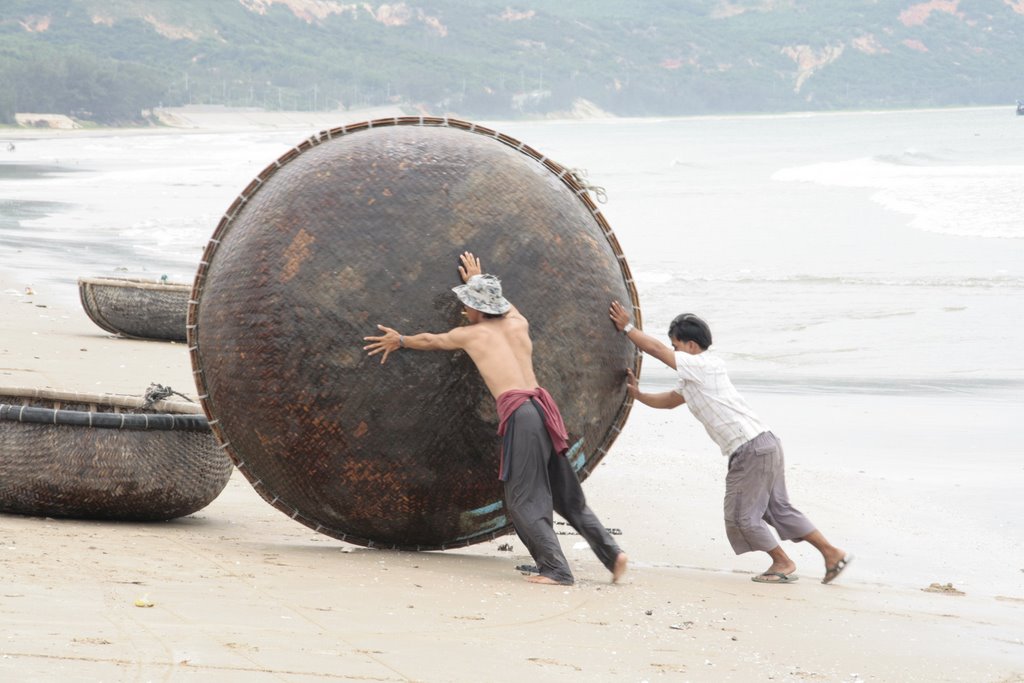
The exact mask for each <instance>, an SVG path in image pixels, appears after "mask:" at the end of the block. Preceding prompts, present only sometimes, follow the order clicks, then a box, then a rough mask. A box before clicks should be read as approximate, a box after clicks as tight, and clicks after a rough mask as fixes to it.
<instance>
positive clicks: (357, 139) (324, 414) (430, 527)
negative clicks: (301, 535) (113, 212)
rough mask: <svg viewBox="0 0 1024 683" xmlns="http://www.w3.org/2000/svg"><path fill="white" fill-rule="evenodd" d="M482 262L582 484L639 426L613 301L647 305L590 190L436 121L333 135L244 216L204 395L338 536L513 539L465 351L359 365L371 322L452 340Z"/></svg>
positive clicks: (268, 471)
mask: <svg viewBox="0 0 1024 683" xmlns="http://www.w3.org/2000/svg"><path fill="white" fill-rule="evenodd" d="M465 250H469V251H472V252H473V253H474V254H476V255H478V256H480V257H481V258H482V260H483V265H484V270H485V271H486V272H490V273H493V274H495V275H498V276H499V277H500V278H501V279H502V282H503V286H504V291H505V295H506V296H507V297H508V298H509V299H510V300H511V301H512V302H513V304H515V306H516V307H517V308H518V309H519V310H520V311H521V312H522V313H523V314H524V315H525V316H526V317H527V319H528V320H529V321H530V326H531V337H532V339H533V343H534V352H533V357H534V364H535V369H536V374H537V376H538V381H539V382H540V383H541V384H542V385H543V386H545V388H547V389H548V390H549V391H550V392H551V393H552V395H553V396H554V398H555V399H556V401H557V402H558V404H559V407H560V409H561V412H562V415H563V418H564V420H565V423H566V426H567V428H568V430H569V435H570V440H569V443H570V445H571V447H570V451H569V454H568V457H569V458H570V459H571V462H572V464H573V465H574V467H575V468H576V470H577V472H578V475H579V477H580V478H581V479H585V478H586V477H587V476H588V475H589V474H590V472H591V471H593V469H594V467H595V466H596V465H597V464H598V463H599V462H600V461H601V459H602V458H603V457H604V456H605V454H606V453H607V451H608V448H609V447H610V445H611V444H612V442H613V441H614V440H615V438H616V436H617V434H618V432H619V428H620V427H621V425H622V423H623V422H624V420H625V419H626V415H627V413H628V410H629V407H630V405H631V404H630V401H629V400H628V396H627V394H626V391H625V383H624V381H625V373H626V370H627V369H628V368H633V369H635V370H638V369H639V356H638V354H637V352H636V350H635V349H634V347H633V345H632V344H631V343H630V342H629V341H628V340H627V339H626V338H625V336H624V335H622V334H619V333H618V332H617V331H616V330H615V327H614V325H612V323H611V322H610V320H609V319H608V307H609V302H610V301H612V300H613V299H614V300H619V301H622V302H623V303H625V304H627V305H632V308H633V312H634V316H635V318H636V319H637V320H638V321H639V306H638V301H637V297H636V291H635V288H634V286H633V281H632V277H631V275H630V272H629V269H628V267H627V264H626V260H625V258H624V256H623V254H622V250H621V248H620V247H619V244H618V242H617V240H616V239H615V236H614V234H613V233H612V231H611V228H610V227H609V225H608V224H607V222H606V220H605V218H604V217H603V215H602V214H601V212H600V210H599V209H598V207H597V205H596V204H595V203H594V201H593V200H592V199H591V197H590V195H589V194H588V189H587V188H586V187H585V186H584V185H583V183H582V182H581V180H580V176H578V175H577V174H575V173H573V172H571V171H570V170H568V169H567V168H565V167H563V166H561V165H560V164H558V163H556V162H554V161H552V160H551V159H548V158H547V157H545V156H544V155H542V154H541V153H540V152H537V151H536V150H534V149H532V148H530V147H529V146H527V145H525V144H523V143H521V142H519V141H518V140H515V139H513V138H511V137H509V136H507V135H503V134H501V133H498V132H496V131H494V130H491V129H489V128H486V127H483V126H479V125H475V124H472V123H469V122H465V121H458V120H453V119H440V118H425V117H422V118H418V117H408V118H396V119H382V120H375V121H369V122H365V123H361V124H357V125H353V126H346V127H342V128H336V129H332V130H328V131H324V132H323V133H320V134H318V135H316V136H314V137H312V138H309V139H307V140H305V141H303V142H302V143H301V144H299V145H298V146H296V147H295V148H294V149H292V150H290V151H289V152H288V153H286V154H285V155H283V156H282V157H281V158H279V159H278V160H277V161H275V162H274V163H272V164H271V165H269V166H268V167H267V168H266V169H265V170H264V171H263V172H262V173H260V174H259V176H258V177H257V178H256V179H255V180H253V181H252V183H251V184H250V185H249V186H248V187H247V188H246V189H245V190H244V191H243V192H242V193H241V195H240V196H239V197H238V198H237V199H236V200H235V202H234V203H233V204H232V205H231V206H230V208H229V209H228V211H227V213H226V214H225V216H224V217H223V218H222V220H221V221H220V223H219V224H218V226H217V228H216V230H215V232H214V235H213V237H212V239H211V240H210V242H209V244H208V246H207V248H206V251H205V253H204V256H203V259H202V261H201V263H200V266H199V269H198V272H197V274H196V279H195V284H194V286H193V291H192V296H191V301H190V304H189V313H188V337H189V350H190V354H191V358H192V366H193V370H194V372H195V376H196V383H197V388H198V390H199V398H200V400H201V402H202V404H203V407H204V409H205V411H206V414H207V416H208V417H209V418H210V424H211V426H212V427H213V430H214V432H215V433H216V434H217V437H218V439H220V440H221V442H222V443H223V444H224V445H225V448H226V450H227V452H228V454H229V455H230V456H231V458H232V459H233V460H234V462H235V464H236V465H237V466H238V468H239V470H240V471H241V472H242V473H243V474H244V475H245V476H246V477H247V479H248V480H249V481H250V483H251V484H252V485H253V487H254V488H255V489H256V490H257V491H258V492H259V494H260V495H261V496H262V497H263V498H264V499H265V500H267V501H268V502H269V503H270V504H272V505H273V506H274V507H276V508H277V509H279V510H281V511H282V512H284V513H285V514H287V515H289V516H290V517H292V518H294V519H295V520H297V521H299V522H301V523H302V524H305V525H307V526H309V527H310V528H313V529H315V530H317V531H319V532H321V533H324V534H327V535H329V536H332V537H335V538H338V539H341V540H344V541H347V542H351V543H356V544H361V545H367V546H375V547H387V548H398V549H419V550H429V549H444V548H451V547H459V546H465V545H467V544H471V543H477V542H480V541H483V540H487V539H491V538H494V537H496V536H498V535H502V534H505V533H508V532H509V531H510V530H511V526H510V522H509V520H508V517H507V516H506V514H505V509H504V501H503V493H502V486H501V483H500V482H499V480H498V453H499V450H500V442H499V439H498V437H497V436H496V433H495V432H496V428H497V417H496V410H495V400H494V397H492V396H491V395H490V393H489V392H488V390H487V387H486V386H485V385H484V383H483V381H482V380H481V379H480V376H479V374H478V373H477V371H476V369H475V367H474V365H473V363H472V361H471V360H470V359H469V358H468V357H467V356H466V355H465V354H464V353H461V352H458V353H448V352H434V353H421V352H413V351H400V352H396V353H394V354H392V355H391V357H390V358H389V360H388V362H387V363H386V364H384V365H381V364H380V363H379V357H367V355H366V353H365V351H364V350H363V348H362V347H363V345H364V344H365V343H366V342H364V341H363V338H364V337H365V336H367V335H374V334H378V330H377V327H376V325H377V324H378V323H380V324H384V325H387V326H389V327H394V328H396V329H398V330H399V331H401V332H403V333H405V334H411V333H415V332H421V331H431V332H444V331H447V330H449V329H451V328H453V327H456V326H458V325H460V324H461V323H462V322H463V321H462V318H461V313H462V306H461V304H460V303H459V302H458V300H457V299H456V297H455V296H454V294H453V293H452V292H451V287H453V286H454V285H457V284H460V280H459V277H458V272H457V264H458V255H459V254H460V253H461V252H463V251H465Z"/></svg>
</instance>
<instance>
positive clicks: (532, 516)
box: [503, 401, 622, 585]
mask: <svg viewBox="0 0 1024 683" xmlns="http://www.w3.org/2000/svg"><path fill="white" fill-rule="evenodd" d="M503 448H504V450H505V463H506V468H507V475H508V479H507V480H506V481H505V507H506V509H507V510H508V515H509V518H510V519H511V520H512V524H513V525H514V526H515V529H516V533H517V534H518V535H519V538H520V540H522V542H523V544H524V545H525V546H526V549H527V550H528V551H529V552H530V555H531V557H533V561H534V562H536V563H537V568H538V569H539V570H540V575H541V576H546V577H548V578H550V579H552V580H554V581H557V582H558V583H563V584H566V585H570V584H572V583H573V576H572V571H571V570H570V569H569V563H568V562H567V561H566V559H565V554H564V553H563V552H562V546H561V544H559V542H558V536H557V535H555V529H554V526H553V521H552V514H551V513H552V510H554V512H557V513H558V514H559V515H561V516H562V517H563V518H565V521H566V522H568V523H569V525H570V526H572V528H573V529H575V530H576V531H577V532H578V533H579V534H580V536H582V537H583V538H584V539H585V540H586V541H587V543H588V544H590V548H591V549H592V550H593V551H594V554H595V555H597V558H598V559H599V560H600V561H601V563H602V564H603V565H604V566H605V567H606V568H607V569H608V570H609V571H611V569H612V567H613V566H614V565H615V559H616V558H617V557H618V556H619V553H620V552H622V551H621V549H620V548H619V546H618V545H616V543H615V541H614V540H612V536H611V534H610V533H608V530H607V529H605V527H604V525H603V524H601V520H599V519H598V518H597V515H595V514H594V513H593V511H591V509H590V508H589V507H588V506H587V499H586V498H585V497H584V495H583V489H582V488H581V487H580V481H579V478H578V477H577V476H576V472H575V471H574V470H573V468H572V465H571V464H570V463H569V459H568V458H566V457H564V456H561V455H556V454H555V452H554V447H553V446H552V445H551V437H550V436H549V435H548V431H547V428H546V427H545V426H544V416H543V414H542V413H541V410H540V408H539V407H537V406H536V404H534V402H533V401H527V402H526V403H524V404H523V405H521V406H520V407H519V408H518V409H517V410H516V412H514V413H513V414H512V416H511V417H510V418H509V423H508V427H507V429H506V431H505V439H504V444H503Z"/></svg>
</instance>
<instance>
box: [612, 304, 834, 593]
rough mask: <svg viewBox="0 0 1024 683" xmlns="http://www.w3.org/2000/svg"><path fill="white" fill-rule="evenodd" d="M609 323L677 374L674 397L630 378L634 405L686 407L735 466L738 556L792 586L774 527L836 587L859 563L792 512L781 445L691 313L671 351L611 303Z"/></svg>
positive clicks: (733, 539)
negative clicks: (758, 558)
mask: <svg viewBox="0 0 1024 683" xmlns="http://www.w3.org/2000/svg"><path fill="white" fill-rule="evenodd" d="M609 317H611V319H612V322H614V323H615V326H616V327H617V328H618V329H619V330H620V331H622V332H624V333H625V334H626V336H627V337H629V340H630V341H631V342H633V343H634V344H636V346H637V348H639V349H640V350H641V351H643V352H644V353H647V354H649V355H651V356H653V357H655V358H657V359H658V360H660V361H661V362H663V363H664V364H665V365H667V366H669V367H670V368H672V369H673V370H675V371H676V372H677V373H678V376H679V383H678V385H677V386H676V388H675V390H673V391H666V392H663V393H659V394H650V393H644V392H642V391H640V388H639V385H638V383H637V379H636V377H635V376H634V375H633V372H632V371H627V372H628V380H627V389H628V391H629V395H630V396H631V397H633V399H635V400H637V401H639V402H640V403H643V404H644V405H647V406H650V407H652V408H666V409H670V408H676V407H678V406H681V405H682V404H684V403H685V404H686V405H687V406H688V407H689V409H690V412H691V413H693V416H694V417H696V418H697V419H698V420H699V421H700V423H701V424H702V425H704V429H705V430H706V431H707V433H708V435H709V436H710V437H711V439H712V440H713V441H714V442H715V443H716V444H718V447H719V448H720V449H721V450H722V454H723V455H725V456H726V457H727V458H728V459H729V473H728V475H727V476H726V480H725V528H726V533H727V535H728V538H729V543H730V544H732V548H733V550H734V551H735V552H736V554H737V555H739V554H741V553H746V552H750V551H754V550H759V551H763V552H766V553H768V555H769V556H770V557H771V560H772V564H771V566H770V567H768V569H766V570H765V571H764V572H763V573H761V574H759V575H757V576H755V577H753V580H754V581H757V582H758V583H792V582H793V581H796V579H797V577H796V576H795V575H794V572H795V571H796V563H795V562H793V560H792V559H790V557H789V556H788V555H787V554H786V552H785V551H784V550H783V549H782V546H781V545H779V542H778V541H776V540H775V537H774V536H773V535H772V533H771V531H770V530H769V528H768V525H771V526H772V527H774V528H775V531H776V532H777V533H778V534H779V538H781V539H782V540H786V541H807V542H808V543H810V544H811V545H813V546H814V547H815V548H817V549H818V551H819V552H820V553H821V555H822V557H823V558H824V560H825V577H824V578H823V579H822V583H831V582H832V581H833V580H834V579H835V578H836V577H837V576H839V574H840V573H841V572H842V571H843V570H844V569H845V568H846V565H847V564H849V563H850V561H851V560H852V559H853V557H852V556H851V555H848V554H847V553H846V552H844V551H843V550H841V549H840V548H837V547H835V546H833V545H832V544H831V543H829V542H828V541H827V540H826V539H825V537H824V536H823V535H822V533H821V532H820V531H818V530H817V528H815V526H814V525H813V524H812V523H811V521H810V520H809V519H807V517H805V516H804V515H803V513H801V512H800V511H799V510H797V509H796V508H794V507H793V506H792V505H791V504H790V502H789V496H788V495H787V493H786V478H785V472H784V461H783V452H782V443H781V442H780V441H779V440H778V438H776V436H775V435H774V434H772V433H771V431H770V430H769V429H768V427H766V426H765V425H764V424H763V423H762V422H761V420H760V419H759V418H758V417H757V415H756V414H755V413H754V412H753V411H752V410H751V409H750V407H749V406H748V405H747V403H746V401H744V400H743V397H742V396H740V394H739V392H737V391H736V388H735V387H734V386H733V384H732V382H731V381H730V380H729V375H728V374H727V372H726V370H725V363H723V362H722V360H721V359H720V358H718V357H716V356H714V355H713V354H711V353H706V352H707V350H708V347H710V346H711V329H710V328H709V327H708V324H707V323H706V322H704V321H703V320H701V319H700V318H698V317H697V316H695V315H693V314H691V313H684V314H682V315H680V316H677V317H676V319H675V320H673V321H672V324H671V325H670V326H669V331H668V336H669V340H670V341H671V343H672V346H671V347H668V346H666V345H665V344H663V343H661V342H660V341H658V340H657V339H655V338H654V337H652V336H650V335H648V334H645V333H644V332H642V331H641V330H638V329H637V328H635V327H634V326H633V324H632V323H631V322H630V316H629V312H628V311H626V309H625V308H624V307H623V306H622V304H620V303H619V302H618V301H613V302H612V305H611V308H610V309H609Z"/></svg>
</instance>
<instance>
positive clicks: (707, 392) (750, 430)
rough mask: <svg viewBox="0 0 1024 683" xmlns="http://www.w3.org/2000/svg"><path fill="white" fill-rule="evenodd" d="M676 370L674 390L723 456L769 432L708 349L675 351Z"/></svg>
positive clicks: (719, 361)
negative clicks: (676, 379)
mask: <svg viewBox="0 0 1024 683" xmlns="http://www.w3.org/2000/svg"><path fill="white" fill-rule="evenodd" d="M676 372H677V374H678V375H679V383H678V384H677V385H676V392H677V393H679V394H680V395H681V396H682V397H683V398H684V399H685V400H686V405H687V406H688V407H689V409H690V412H691V413H693V416H694V417H696V418H697V419H698V420H700V423H701V424H702V425H704V429H706V430H707V432H708V436H710V437H711V439H712V440H713V441H714V442H715V443H716V444H718V447H719V448H721V449H722V455H725V456H729V455H732V453H734V452H735V451H736V449H737V448H739V447H740V446H742V445H743V444H745V443H746V442H748V441H750V440H751V439H753V438H754V437H755V436H757V435H758V434H760V433H761V432H766V431H768V427H766V426H765V425H764V424H763V423H762V422H761V420H760V419H758V417H757V415H755V414H754V411H752V410H751V409H750V407H749V406H748V405H747V402H746V401H744V400H743V397H742V396H740V394H739V392H738V391H736V387H734V386H733V385H732V381H731V380H730V379H729V375H728V374H727V373H726V371H725V363H724V362H722V359H720V358H718V357H717V356H713V355H711V354H710V353H709V352H707V351H704V352H703V353H699V354H697V355H693V354H690V353H686V352H685V351H677V352H676Z"/></svg>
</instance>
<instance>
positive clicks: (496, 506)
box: [466, 500, 505, 517]
mask: <svg viewBox="0 0 1024 683" xmlns="http://www.w3.org/2000/svg"><path fill="white" fill-rule="evenodd" d="M504 506H505V503H504V501H500V500H496V501H494V502H493V503H491V504H490V505H484V506H483V507H479V508H477V509H476V510H468V511H467V512H466V514H467V515H472V516H473V517H479V516H480V515H488V514H490V513H492V512H494V511H495V510H500V509H501V508H502V507H504Z"/></svg>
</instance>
